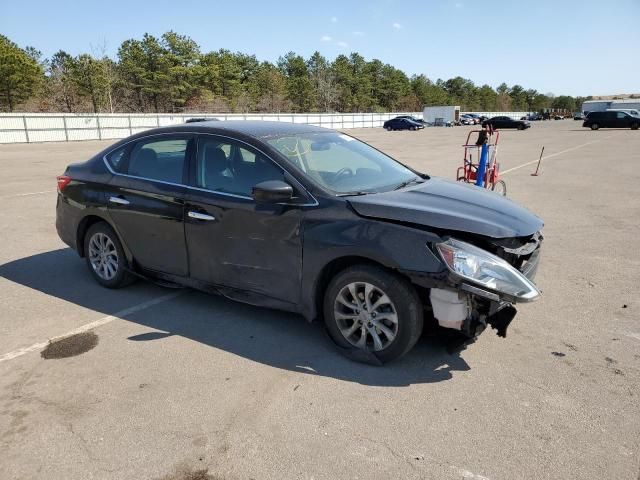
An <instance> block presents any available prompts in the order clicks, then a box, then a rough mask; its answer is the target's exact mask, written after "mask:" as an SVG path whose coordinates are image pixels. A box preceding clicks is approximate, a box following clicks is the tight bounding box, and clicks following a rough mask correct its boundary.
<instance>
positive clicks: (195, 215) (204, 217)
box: [187, 210, 216, 222]
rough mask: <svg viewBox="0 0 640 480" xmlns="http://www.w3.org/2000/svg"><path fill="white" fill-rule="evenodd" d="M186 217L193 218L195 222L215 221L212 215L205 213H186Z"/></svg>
mask: <svg viewBox="0 0 640 480" xmlns="http://www.w3.org/2000/svg"><path fill="white" fill-rule="evenodd" d="M187 216H188V217H189V218H193V219H195V220H204V221H206V222H211V221H212V220H215V219H216V217H214V216H213V215H207V214H206V213H200V212H194V211H192V210H191V211H189V212H188V213H187Z"/></svg>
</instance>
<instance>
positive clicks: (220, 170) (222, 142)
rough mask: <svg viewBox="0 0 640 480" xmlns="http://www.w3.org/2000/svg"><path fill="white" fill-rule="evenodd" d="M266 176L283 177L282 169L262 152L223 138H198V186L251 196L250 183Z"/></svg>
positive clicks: (267, 177) (282, 178)
mask: <svg viewBox="0 0 640 480" xmlns="http://www.w3.org/2000/svg"><path fill="white" fill-rule="evenodd" d="M267 180H284V172H283V171H282V169H281V168H280V167H278V166H277V165H275V164H274V163H273V162H272V161H271V160H269V159H268V158H266V157H265V156H264V155H262V154H261V153H259V152H256V151H253V150H250V149H249V148H248V147H245V146H243V145H241V144H238V143H235V142H233V141H229V140H226V139H219V138H217V137H203V138H201V139H200V142H199V144H198V153H197V156H196V186H197V187H200V188H204V189H207V190H213V191H217V192H222V193H232V194H234V195H242V196H245V197H250V196H251V191H252V189H253V187H255V186H256V185H257V184H258V183H261V182H265V181H267Z"/></svg>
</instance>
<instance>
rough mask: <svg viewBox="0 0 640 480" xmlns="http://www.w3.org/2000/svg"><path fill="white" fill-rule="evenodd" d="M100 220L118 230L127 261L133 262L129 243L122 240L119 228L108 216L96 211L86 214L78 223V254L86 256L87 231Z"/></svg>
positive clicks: (115, 230)
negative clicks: (85, 240) (98, 213)
mask: <svg viewBox="0 0 640 480" xmlns="http://www.w3.org/2000/svg"><path fill="white" fill-rule="evenodd" d="M100 222H104V223H106V224H107V225H109V226H110V227H111V228H112V229H113V231H114V232H116V235H117V236H118V240H119V241H120V244H121V245H122V248H123V249H124V252H125V255H126V256H127V261H128V262H129V263H131V261H132V257H131V252H130V250H129V249H128V248H127V245H126V244H125V243H124V241H123V240H122V237H121V235H120V233H119V232H118V229H117V228H116V227H115V226H114V225H113V224H112V223H111V222H110V221H109V220H108V219H107V218H105V217H103V216H101V215H97V214H95V213H91V214H89V215H86V216H85V217H83V218H82V220H80V222H79V223H78V228H77V230H76V249H77V250H78V254H79V255H80V256H81V257H83V258H84V239H85V236H86V234H87V231H89V228H91V226H92V225H95V224H96V223H100Z"/></svg>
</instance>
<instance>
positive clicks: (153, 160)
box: [127, 137, 192, 184]
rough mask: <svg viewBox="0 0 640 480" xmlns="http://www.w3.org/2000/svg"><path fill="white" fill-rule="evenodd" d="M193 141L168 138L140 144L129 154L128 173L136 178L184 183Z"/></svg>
mask: <svg viewBox="0 0 640 480" xmlns="http://www.w3.org/2000/svg"><path fill="white" fill-rule="evenodd" d="M190 142H192V140H190V139H188V138H166V137H164V138H163V139H162V140H147V141H141V142H138V143H137V144H136V145H135V146H134V147H133V149H132V150H131V153H130V154H129V168H128V171H127V173H128V174H129V175H133V176H136V177H142V178H148V179H150V180H160V181H162V182H170V183H177V184H182V183H183V171H184V166H185V160H186V157H187V149H188V147H189V144H190Z"/></svg>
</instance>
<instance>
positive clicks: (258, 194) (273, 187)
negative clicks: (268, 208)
mask: <svg viewBox="0 0 640 480" xmlns="http://www.w3.org/2000/svg"><path fill="white" fill-rule="evenodd" d="M251 196H252V197H253V199H254V200H255V201H256V202H261V203H277V202H286V201H289V200H291V198H292V197H293V187H292V186H291V185H289V184H288V183H285V182H283V181H282V180H267V181H266V182H260V183H259V184H257V185H256V186H255V187H253V189H252V190H251Z"/></svg>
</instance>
